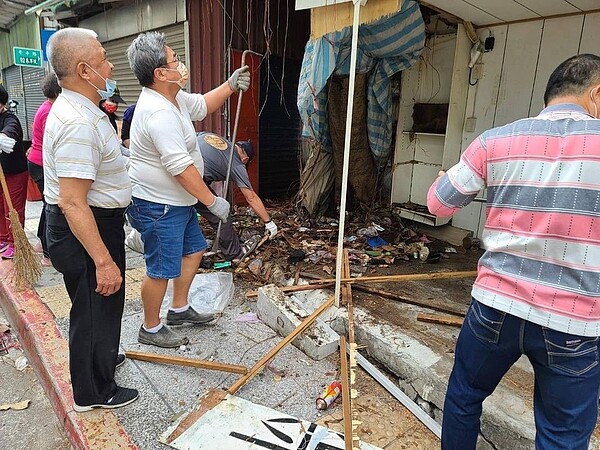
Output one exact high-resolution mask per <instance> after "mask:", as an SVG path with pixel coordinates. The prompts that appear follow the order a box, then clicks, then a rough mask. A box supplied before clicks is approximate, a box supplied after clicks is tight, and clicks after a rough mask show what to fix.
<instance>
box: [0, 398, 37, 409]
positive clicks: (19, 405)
mask: <svg viewBox="0 0 600 450" xmlns="http://www.w3.org/2000/svg"><path fill="white" fill-rule="evenodd" d="M29 403H31V400H23V401H22V402H17V403H6V404H4V405H0V411H8V410H9V409H14V410H15V411H20V410H22V409H27V407H28V406H29Z"/></svg>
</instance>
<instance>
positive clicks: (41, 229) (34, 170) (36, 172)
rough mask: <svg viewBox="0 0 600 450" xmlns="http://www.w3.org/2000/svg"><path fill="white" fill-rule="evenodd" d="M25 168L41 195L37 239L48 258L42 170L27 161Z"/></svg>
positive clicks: (40, 167)
mask: <svg viewBox="0 0 600 450" xmlns="http://www.w3.org/2000/svg"><path fill="white" fill-rule="evenodd" d="M27 168H28V169H29V176H30V177H31V179H32V180H33V181H35V184H36V185H37V187H38V189H39V190H40V193H41V194H42V213H41V214H40V221H39V223H38V230H37V237H38V239H39V240H40V242H41V243H42V250H43V251H44V256H45V257H46V258H47V257H48V243H47V242H46V201H45V200H44V168H43V167H42V166H38V165H37V164H36V163H32V162H31V161H27Z"/></svg>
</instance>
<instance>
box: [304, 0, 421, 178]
mask: <svg viewBox="0 0 600 450" xmlns="http://www.w3.org/2000/svg"><path fill="white" fill-rule="evenodd" d="M351 42H352V27H346V28H344V29H343V30H341V31H336V32H333V33H328V34H326V35H325V36H323V37H321V38H319V39H314V40H311V41H309V42H308V43H307V44H306V48H305V50H304V60H303V61H302V69H301V71H300V81H299V85H298V110H299V111H300V117H301V118H302V123H303V130H302V135H303V136H305V137H310V138H312V139H315V140H316V141H318V142H320V143H321V144H322V145H323V147H324V148H325V149H326V150H327V151H331V138H330V136H329V126H328V123H327V91H326V89H325V87H326V86H327V80H328V79H329V77H330V76H332V75H348V74H349V72H350V52H351ZM424 45H425V24H424V23H423V17H422V16H421V11H420V9H419V5H418V3H417V2H415V1H414V0H406V1H405V2H404V3H403V4H402V8H401V9H400V11H398V12H397V13H394V14H392V15H389V16H386V17H383V18H381V19H378V20H377V21H375V22H372V23H369V24H364V25H361V26H360V27H359V31H358V51H357V62H356V70H357V72H358V73H366V72H369V71H371V70H372V73H371V75H370V76H369V80H368V86H367V101H368V107H367V131H368V138H369V145H370V148H371V152H372V153H373V158H374V160H375V164H376V166H377V167H378V169H380V170H381V169H382V168H383V167H384V166H385V163H386V161H387V159H388V156H389V153H390V150H391V143H392V136H393V133H394V130H392V123H393V117H391V113H392V101H391V98H392V96H391V85H390V81H389V78H390V77H391V76H392V75H394V74H395V73H397V72H399V71H401V70H404V69H407V68H409V67H411V66H412V65H413V64H414V63H415V62H416V61H417V60H418V58H419V55H420V54H421V52H422V51H423V48H424Z"/></svg>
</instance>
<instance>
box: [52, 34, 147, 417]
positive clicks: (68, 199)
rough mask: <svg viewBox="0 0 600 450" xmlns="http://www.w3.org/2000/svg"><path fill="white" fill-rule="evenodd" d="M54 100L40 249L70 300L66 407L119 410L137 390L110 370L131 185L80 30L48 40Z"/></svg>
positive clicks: (98, 53)
mask: <svg viewBox="0 0 600 450" xmlns="http://www.w3.org/2000/svg"><path fill="white" fill-rule="evenodd" d="M47 52H48V60H49V61H50V64H51V65H52V68H53V69H54V72H55V73H56V76H57V78H58V81H59V84H60V86H61V87H62V94H61V95H60V96H59V97H58V98H57V100H56V101H55V102H54V105H53V106H52V110H51V111H50V113H49V115H48V118H47V120H46V128H45V133H44V144H43V158H44V161H43V166H44V178H45V185H44V197H45V200H46V209H45V211H46V221H47V232H46V237H47V243H48V253H49V255H50V259H51V260H52V264H53V265H54V267H55V268H56V270H58V271H59V272H60V273H61V274H62V275H63V279H64V282H65V287H66V289H67V292H68V294H69V298H70V299H71V303H72V305H71V312H70V323H69V362H70V371H71V384H72V385H73V398H74V400H75V405H74V408H73V409H74V410H75V411H77V412H84V411H89V410H91V409H94V408H118V407H120V406H125V405H127V404H129V403H131V402H133V401H134V400H136V399H137V398H138V391H137V390H135V389H128V388H124V387H120V386H117V384H116V383H115V379H114V374H115V368H116V366H117V365H120V364H121V363H122V362H124V355H119V354H118V353H117V351H118V348H119V337H120V334H121V317H122V315H123V306H124V304H125V280H124V278H125V246H124V240H125V232H124V230H123V224H124V222H125V216H124V214H125V209H126V208H127V206H128V205H129V203H130V200H131V182H130V181H129V177H128V176H127V169H126V160H125V158H124V157H123V156H122V155H121V148H120V145H119V140H118V139H117V136H116V134H115V131H114V129H113V127H112V126H111V124H110V122H109V120H108V117H107V116H106V114H104V112H102V111H101V110H100V109H99V108H98V102H99V101H100V99H101V98H108V97H110V96H111V95H112V93H113V92H114V89H115V87H116V83H115V82H114V81H113V80H111V79H110V77H111V74H112V68H113V65H112V64H111V63H110V61H109V60H108V59H107V57H106V51H105V50H104V48H103V47H102V45H101V44H100V42H98V40H97V39H96V33H95V32H93V31H91V30H86V29H83V28H65V29H64V30H60V31H57V32H56V33H55V34H53V35H52V37H51V38H50V40H49V41H48V47H47Z"/></svg>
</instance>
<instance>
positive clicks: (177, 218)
mask: <svg viewBox="0 0 600 450" xmlns="http://www.w3.org/2000/svg"><path fill="white" fill-rule="evenodd" d="M127 218H128V219H129V223H131V226H132V227H133V228H135V229H136V230H138V231H139V232H140V234H141V236H142V241H143V242H144V260H145V262H146V274H147V275H148V276H149V277H150V278H155V279H163V280H168V279H173V278H178V277H179V276H180V275H181V262H182V258H183V257H184V256H187V255H191V254H194V253H198V252H201V251H204V250H206V248H207V247H208V244H207V243H206V239H204V235H203V234H202V230H201V229H200V225H199V224H198V217H197V216H196V210H195V209H194V206H172V205H163V204H161V203H154V202H149V201H147V200H142V199H139V198H136V197H133V198H132V199H131V205H129V208H128V209H127Z"/></svg>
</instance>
